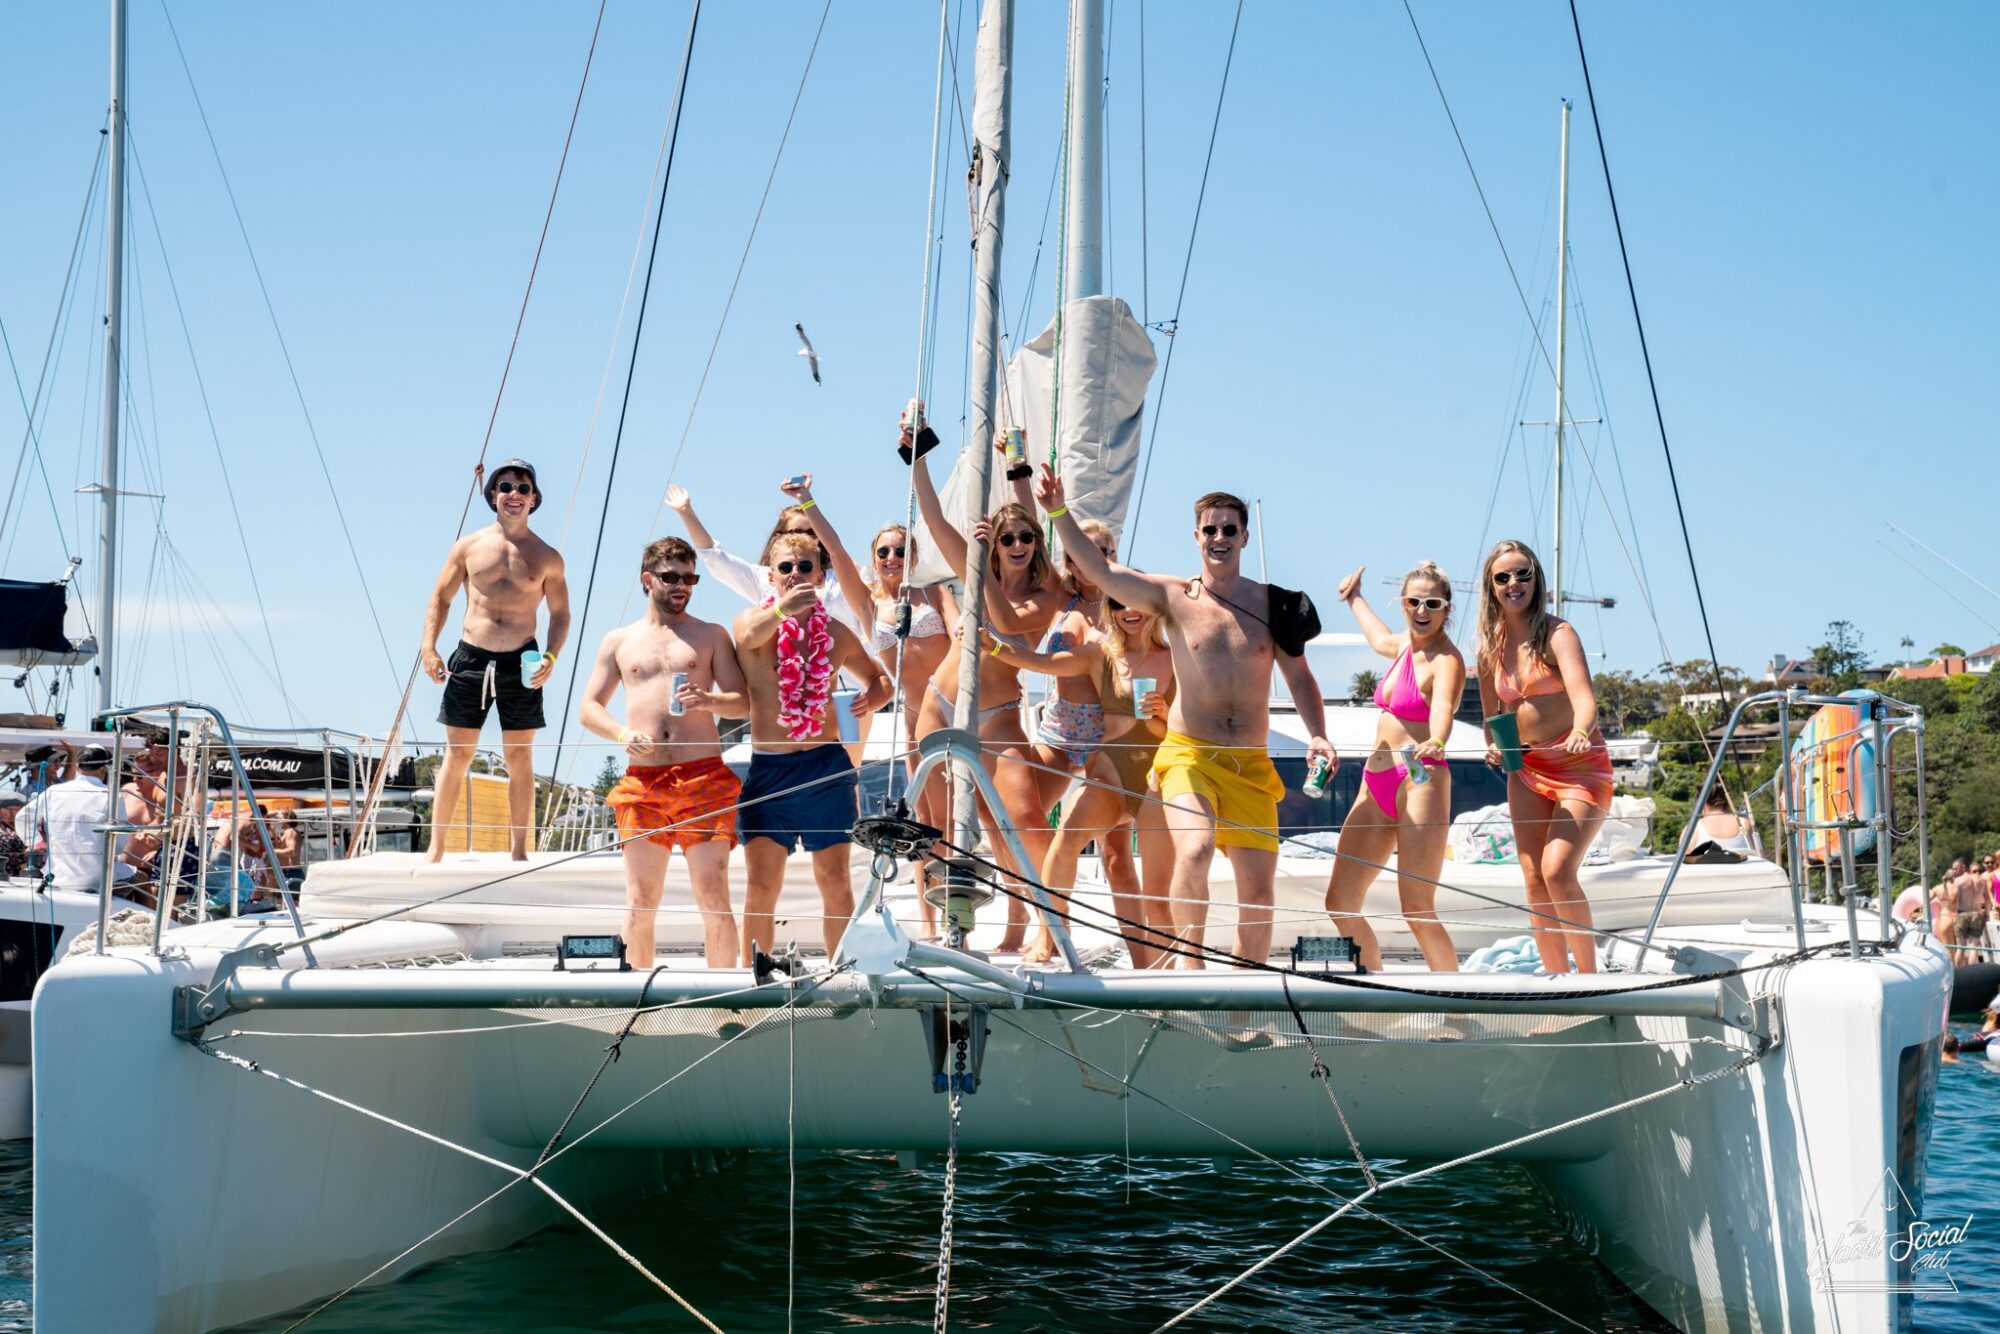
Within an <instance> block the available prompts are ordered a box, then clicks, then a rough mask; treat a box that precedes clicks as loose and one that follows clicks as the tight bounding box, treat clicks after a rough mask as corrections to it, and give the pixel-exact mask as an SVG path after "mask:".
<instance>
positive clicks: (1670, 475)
mask: <svg viewBox="0 0 2000 1334" xmlns="http://www.w3.org/2000/svg"><path fill="white" fill-rule="evenodd" d="M1403 3H1404V4H1405V6H1407V5H1408V4H1409V0H1403ZM1569 20H1570V28H1571V30H1572V31H1573V32H1574V33H1575V34H1576V60H1577V64H1578V66H1579V67H1581V68H1582V70H1583V93H1584V98H1585V100H1586V101H1587V102H1588V103H1589V105H1590V128H1591V131H1592V134H1593V136H1594V137H1595V139H1596V141H1597V160H1598V162H1599V164H1601V165H1602V166H1603V168H1604V195H1605V198H1606V199H1607V200H1608V201H1609V202H1610V204H1611V227H1612V231H1613V232H1614V233H1615V234H1616V235H1617V237H1618V259H1619V263H1620V264H1621V265H1623V267H1624V270H1625V295H1626V296H1627V298H1629V299H1630V301H1631V303H1632V325H1633V328H1634V329H1635V330H1636V331H1637V332H1638V335H1639V357H1640V360H1641V361H1643V362H1644V363H1645V367H1646V388H1647V391H1648V392H1649V393H1650V394H1651V395H1652V402H1653V421H1654V423H1655V425H1657V426H1658V427H1659V431H1660V452H1661V453H1662V454H1664V455H1665V456H1666V460H1667V483H1668V486H1669V489H1670V490H1671V491H1672V492H1673V497H1674V517H1675V518H1676V519H1678V520H1679V522H1680V530H1681V546H1682V548H1683V549H1684V550H1685V551H1686V552H1687V563H1688V578H1689V579H1690V580H1692V581H1693V583H1694V602H1695V608H1696V610H1698V611H1699V612H1700V613H1701V633H1702V638H1703V639H1704V641H1705V642H1706V643H1707V644H1708V662H1709V666H1710V667H1712V668H1714V670H1715V688H1716V690H1717V691H1718V692H1720V693H1721V694H1722V695H1723V696H1724V697H1725V698H1727V697H1728V694H1729V688H1728V686H1727V685H1726V684H1725V683H1724V681H1723V679H1722V662H1721V660H1720V659H1719V658H1717V657H1716V653H1715V631H1714V629H1713V628H1712V627H1711V626H1710V625H1709V621H1708V599H1707V598H1706V597H1704V596H1703V594H1702V591H1701V570H1700V569H1699V568H1698V567H1697V566H1696V565H1695V560H1694V538H1693V537H1692V536H1691V535H1690V534H1689V532H1688V522H1687V509H1686V507H1685V506H1684V505H1682V503H1681V483H1680V475H1679V474H1678V473H1677V472H1676V471H1675V468H1674V450H1673V446H1672V445H1671V444H1669V443H1668V442H1667V417H1666V413H1665V411H1664V410H1663V409H1662V408H1661V407H1660V385H1659V381H1658V380H1657V379H1656V378H1655V377H1654V375H1653V352H1652V348H1651V346H1650V345H1649V344H1648V343H1647V341H1646V322H1645V320H1644V318H1643V317H1642V316H1641V315H1640V314H1639V288H1638V286H1637V284H1635V283H1634V281H1633V279H1632V256H1631V253H1630V252H1629V251H1628V250H1627V249H1626V247H1625V223H1624V221H1623V219H1621V218H1620V216H1619V213H1618V191H1617V189H1616V188H1615V187H1614V186H1613V185H1612V184H1611V157H1610V155H1609V153H1607V152H1606V150H1605V147H1604V124H1603V122H1602V121H1600V120H1599V119H1598V118H1597V92H1596V89H1595V88H1594V87H1593V86H1592V84H1591V79H1590V59H1589V57H1588V56H1586V55H1585V54H1584V51H1583V21H1582V20H1581V19H1579V18H1578V17H1577V12H1576V0H1569ZM1607 503H1608V502H1607ZM1737 778H1738V781H1739V783H1740V781H1741V779H1742V772H1741V769H1740V768H1739V770H1738V772H1737Z"/></svg>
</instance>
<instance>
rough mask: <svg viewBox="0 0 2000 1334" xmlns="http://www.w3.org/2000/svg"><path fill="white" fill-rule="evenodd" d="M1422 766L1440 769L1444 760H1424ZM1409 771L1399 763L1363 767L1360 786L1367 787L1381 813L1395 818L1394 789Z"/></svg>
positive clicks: (1407, 775) (1400, 783)
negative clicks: (1369, 767) (1377, 766)
mask: <svg viewBox="0 0 2000 1334" xmlns="http://www.w3.org/2000/svg"><path fill="white" fill-rule="evenodd" d="M1424 767H1425V768H1427V769H1442V768H1444V761H1443V760H1425V761H1424ZM1409 773H1410V771H1409V770H1408V769H1406V768H1404V767H1403V766H1402V765H1400V764H1397V765H1391V766H1390V767H1389V768H1387V769H1363V770H1362V771H1361V784H1362V786H1363V787H1366V788H1367V789H1368V795H1369V796H1371V797H1373V798H1375V804H1376V805H1377V806H1380V807H1381V808H1382V813H1383V814H1385V815H1387V816H1388V817H1389V818H1390V819H1391V820H1393V819H1395V818H1396V790H1397V789H1398V788H1400V787H1402V786H1403V780H1404V779H1405V778H1407V777H1409Z"/></svg>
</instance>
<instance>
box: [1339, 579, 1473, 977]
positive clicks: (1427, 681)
mask: <svg viewBox="0 0 2000 1334" xmlns="http://www.w3.org/2000/svg"><path fill="white" fill-rule="evenodd" d="M1361 573H1362V571H1361V569H1356V570H1355V571H1354V573H1353V574H1350V575H1348V576H1347V578H1346V579H1344V580H1342V581H1341V585H1340V600H1341V601H1342V602H1345V603H1346V604H1347V606H1348V608H1349V610H1351V611H1352V612H1353V613H1354V619H1355V620H1357V621H1359V622H1360V623H1361V632H1362V634H1363V635H1365V636H1366V637H1367V639H1368V644H1369V647H1371V648H1373V649H1374V650H1375V651H1376V652H1377V653H1379V654H1381V655H1382V656H1383V657H1385V658H1390V659H1393V662H1392V663H1391V665H1390V667H1389V673H1388V675H1387V676H1384V677H1383V678H1382V679H1381V681H1380V682H1379V683H1377V685H1376V687H1375V705H1376V707H1377V708H1379V709H1380V710H1381V711H1382V713H1381V716H1380V718H1378V719H1377V720H1376V723H1375V749H1374V751H1373V752H1372V753H1371V754H1370V755H1369V756H1368V763H1367V765H1366V766H1365V767H1364V768H1363V769H1362V770H1361V791H1359V792H1357V793H1356V794H1355V797H1354V807H1353V809H1352V810H1350V811H1348V813H1347V819H1346V821H1345V822H1343V823H1342V824H1341V826H1340V841H1339V843H1338V844H1337V845H1336V847H1337V855H1336V857H1335V859H1334V863H1333V874H1332V875H1331V876H1330V877H1329V878H1328V880H1327V885H1326V907H1327V911H1328V912H1330V913H1332V914H1333V917H1334V922H1335V924H1336V926H1337V927H1338V928H1339V929H1340V932H1341V934H1342V935H1347V936H1352V937H1353V938H1354V940H1355V943H1356V944H1357V945H1358V946H1359V947H1360V950H1361V963H1362V966H1363V967H1365V968H1368V969H1369V970H1371V971H1378V972H1379V971H1380V970H1381V967H1382V946H1381V943H1380V941H1378V940H1377V939H1376V935H1375V927H1374V924H1373V923H1371V922H1370V921H1369V920H1368V918H1367V916H1366V914H1364V913H1363V912H1362V910H1361V909H1362V903H1363V901H1364V900H1365V899H1366V898H1367V896H1368V888H1369V886H1371V885H1373V884H1374V883H1375V877H1376V875H1377V874H1378V873H1379V872H1380V871H1381V870H1382V868H1383V867H1384V866H1385V865H1386V864H1387V863H1388V859H1389V854H1390V853H1391V852H1394V853H1395V854H1396V889H1397V892H1398V894H1399V895H1400V896H1401V899H1402V907H1403V918H1404V920H1405V921H1407V922H1408V923H1409V925H1410V934H1411V935H1412V936H1414V937H1415V938H1416V942H1417V946H1418V948H1420V949H1421V950H1423V952H1424V963H1425V965H1426V966H1427V967H1429V969H1430V970H1431V971H1432V972H1434V973H1451V972H1456V971H1458V955H1457V954H1456V953H1455V952H1454V951H1453V949H1452V946H1451V936H1450V935H1449V934H1448V933H1447V932H1446V931H1445V929H1444V927H1443V925H1442V924H1440V923H1439V921H1438V919H1437V888H1438V875H1439V873H1440V872H1442V871H1443V870H1444V852H1445V842H1446V836H1447V835H1448V834H1449V833H1450V832H1451V769H1450V767H1449V766H1448V765H1447V764H1446V763H1445V759H1444V743H1445V739H1446V738H1447V737H1449V736H1450V735H1451V720H1452V713H1453V712H1454V711H1455V710H1456V709H1457V708H1458V698H1459V696H1460V695H1461V694H1462V693H1464V690H1465V659H1464V658H1463V657H1461V656H1460V655H1459V651H1458V647H1457V645H1455V644H1453V643H1452V642H1451V638H1450V636H1448V635H1447V634H1446V633H1445V622H1446V621H1447V620H1449V619H1450V617H1451V580H1450V579H1448V578H1446V577H1445V573H1444V571H1443V570H1440V569H1439V568H1438V567H1437V566H1436V565H1434V564H1432V563H1431V562H1430V561H1424V562H1423V563H1422V564H1420V565H1418V566H1417V568H1416V569H1414V570H1411V571H1410V572H1409V573H1408V574H1406V575H1404V576H1403V591H1402V601H1403V621H1404V624H1405V625H1406V627H1407V628H1406V629H1405V630H1403V631H1401V632H1398V631H1394V630H1391V629H1390V628H1389V627H1388V625H1386V624H1385V623H1384V622H1383V620H1382V618H1381V617H1380V616H1377V615H1376V614H1375V609H1374V608H1373V607H1370V606H1369V605H1368V599H1367V598H1365V597H1363V596H1362V595H1361ZM1411 755H1414V757H1415V759H1416V761H1417V762H1418V763H1419V764H1420V765H1422V766H1423V767H1424V769H1425V770H1426V771H1427V772H1428V781H1426V782H1423V783H1416V782H1411V781H1408V780H1409V779H1410V772H1409V768H1408V765H1407V763H1406V759H1405V757H1406V756H1411Z"/></svg>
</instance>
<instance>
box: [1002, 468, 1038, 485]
mask: <svg viewBox="0 0 2000 1334" xmlns="http://www.w3.org/2000/svg"><path fill="white" fill-rule="evenodd" d="M1034 475H1035V470H1034V468H1033V467H1032V466H1031V465H1029V464H1026V463H1017V464H1015V465H1014V466H1013V467H1011V468H1009V469H1007V480H1008V481H1010V482H1020V481H1025V480H1026V479H1028V478H1030V477H1033V476H1034Z"/></svg>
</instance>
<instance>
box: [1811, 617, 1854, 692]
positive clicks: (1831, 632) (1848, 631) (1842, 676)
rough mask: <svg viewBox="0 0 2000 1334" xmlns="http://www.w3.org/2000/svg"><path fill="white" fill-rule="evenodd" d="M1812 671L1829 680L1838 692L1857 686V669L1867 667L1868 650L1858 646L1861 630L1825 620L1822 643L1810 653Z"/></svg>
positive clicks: (1848, 623) (1849, 624)
mask: <svg viewBox="0 0 2000 1334" xmlns="http://www.w3.org/2000/svg"><path fill="white" fill-rule="evenodd" d="M1812 662H1813V669H1814V671H1815V672H1817V673H1818V674H1819V675H1820V676H1824V677H1828V678H1830V679H1831V680H1832V681H1833V683H1834V684H1835V685H1837V686H1839V687H1840V688H1841V689H1843V690H1846V689H1850V688H1852V687H1853V686H1855V685H1857V684H1859V683H1860V680H1861V669H1862V668H1863V667H1866V666H1867V665H1868V650H1867V649H1866V648H1864V647H1863V646H1862V642H1861V631H1860V630H1858V629H1856V628H1855V625H1854V622H1852V621H1845V620H1843V621H1828V622H1827V623H1826V642H1825V643H1824V644H1820V645H1818V646H1817V647H1815V648H1814V649H1813V651H1812Z"/></svg>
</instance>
